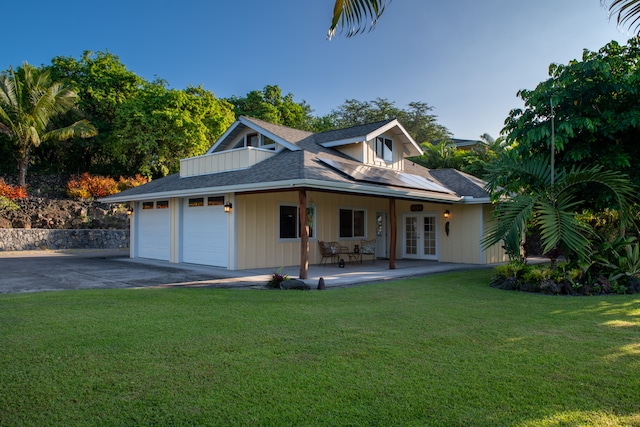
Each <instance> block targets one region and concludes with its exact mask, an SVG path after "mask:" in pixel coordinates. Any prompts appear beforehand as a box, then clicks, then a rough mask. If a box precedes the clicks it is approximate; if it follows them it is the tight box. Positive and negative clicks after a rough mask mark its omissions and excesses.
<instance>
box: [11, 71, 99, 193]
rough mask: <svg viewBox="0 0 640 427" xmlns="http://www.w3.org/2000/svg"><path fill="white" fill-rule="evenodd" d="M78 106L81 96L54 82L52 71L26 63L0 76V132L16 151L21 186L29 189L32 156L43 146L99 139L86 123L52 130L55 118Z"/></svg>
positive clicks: (91, 127)
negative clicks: (95, 137) (51, 143)
mask: <svg viewBox="0 0 640 427" xmlns="http://www.w3.org/2000/svg"><path fill="white" fill-rule="evenodd" d="M77 102H78V95H77V93H76V92H75V91H74V90H73V89H72V88H71V87H70V86H68V85H67V84H65V83H62V82H56V81H53V80H52V79H51V75H50V71H49V70H46V69H45V70H41V69H38V68H35V67H32V66H31V65H29V64H28V63H26V62H25V63H24V64H23V65H22V67H20V68H18V70H17V71H14V70H13V69H12V68H10V69H9V71H8V72H5V73H3V75H2V76H0V123H1V124H0V132H3V133H4V134H6V135H7V136H8V137H9V139H10V140H11V141H12V142H13V143H14V146H15V148H16V149H17V159H18V170H19V178H18V184H19V185H20V186H22V187H24V186H25V185H26V176H27V168H28V166H29V160H30V152H31V150H32V149H33V148H34V147H38V146H39V145H40V143H41V142H43V141H47V140H49V139H51V140H63V139H68V138H71V137H73V136H78V137H81V138H87V137H91V136H94V135H96V132H97V130H96V128H95V127H94V126H93V125H92V124H91V123H89V121H87V120H86V119H82V120H79V121H76V122H74V123H72V124H71V125H69V126H65V127H55V126H52V124H53V119H54V118H55V117H57V116H60V115H62V114H65V113H67V112H68V111H70V110H71V109H73V108H74V107H75V106H76V104H77Z"/></svg>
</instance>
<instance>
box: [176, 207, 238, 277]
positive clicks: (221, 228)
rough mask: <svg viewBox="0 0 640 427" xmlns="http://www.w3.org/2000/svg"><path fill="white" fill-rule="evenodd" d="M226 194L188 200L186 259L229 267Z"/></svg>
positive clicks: (184, 225)
mask: <svg viewBox="0 0 640 427" xmlns="http://www.w3.org/2000/svg"><path fill="white" fill-rule="evenodd" d="M223 204H224V197H195V198H187V199H185V200H184V209H183V219H184V221H183V222H182V224H183V227H182V262H188V263H193V264H204V265H214V266H217V267H228V265H229V250H228V245H229V214H228V213H226V212H225V211H224V206H223Z"/></svg>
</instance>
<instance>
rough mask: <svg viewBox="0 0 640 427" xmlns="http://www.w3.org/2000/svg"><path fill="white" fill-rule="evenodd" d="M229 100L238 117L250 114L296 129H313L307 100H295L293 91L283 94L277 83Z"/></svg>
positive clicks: (250, 115)
mask: <svg viewBox="0 0 640 427" xmlns="http://www.w3.org/2000/svg"><path fill="white" fill-rule="evenodd" d="M227 101H228V102H229V103H230V104H231V105H233V111H234V113H235V115H236V117H239V116H249V117H254V118H256V119H261V120H265V121H267V122H271V123H275V124H277V125H283V126H289V127H292V128H295V129H301V130H312V129H313V120H314V119H313V117H312V115H311V107H310V106H309V105H308V104H307V103H306V102H305V101H302V102H299V103H298V102H295V101H294V100H293V94H291V93H288V94H286V95H284V96H283V95H282V90H281V89H280V87H279V86H277V85H267V86H265V87H264V89H262V90H253V91H251V92H249V93H247V95H246V96H235V95H234V96H232V97H230V98H227Z"/></svg>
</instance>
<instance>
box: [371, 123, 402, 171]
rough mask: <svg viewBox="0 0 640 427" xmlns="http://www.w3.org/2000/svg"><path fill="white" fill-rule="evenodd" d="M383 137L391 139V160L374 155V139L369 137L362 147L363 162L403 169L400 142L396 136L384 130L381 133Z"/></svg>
mask: <svg viewBox="0 0 640 427" xmlns="http://www.w3.org/2000/svg"><path fill="white" fill-rule="evenodd" d="M379 136H383V137H385V138H390V139H392V140H393V162H391V163H387V162H385V161H384V160H382V159H379V158H378V157H376V151H375V150H376V147H375V140H374V139H371V140H369V141H367V142H366V143H365V149H364V159H363V163H365V164H367V165H373V166H379V167H383V168H389V169H395V170H400V171H401V170H403V169H404V157H403V156H404V151H403V149H402V148H403V147H402V143H401V142H400V141H399V140H398V138H397V137H395V136H394V135H392V134H391V133H389V132H385V133H383V134H382V135H379Z"/></svg>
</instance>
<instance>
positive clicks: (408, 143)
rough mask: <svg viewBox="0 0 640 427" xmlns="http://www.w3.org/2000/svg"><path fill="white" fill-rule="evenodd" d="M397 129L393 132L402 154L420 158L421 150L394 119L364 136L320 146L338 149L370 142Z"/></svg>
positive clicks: (329, 142)
mask: <svg viewBox="0 0 640 427" xmlns="http://www.w3.org/2000/svg"><path fill="white" fill-rule="evenodd" d="M394 128H397V132H394V135H395V136H396V137H399V138H400V140H401V141H402V145H403V148H404V152H405V153H406V154H407V155H409V156H421V155H422V154H423V153H424V151H423V150H422V148H420V145H419V144H418V143H417V142H416V141H415V140H414V139H413V138H412V137H411V135H409V133H408V132H407V130H406V129H405V128H404V126H402V125H401V124H400V122H399V121H398V119H394V120H392V121H390V122H389V123H387V124H385V125H383V126H380V127H379V128H377V129H376V130H374V131H373V132H369V133H366V134H362V135H356V136H353V137H350V138H345V139H339V140H335V141H328V142H325V143H322V144H320V145H322V146H323V147H327V148H329V147H338V146H340V145H347V144H355V143H358V142H363V141H370V140H372V139H374V138H375V137H377V136H380V135H382V134H383V133H385V132H388V131H390V130H391V129H394Z"/></svg>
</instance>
